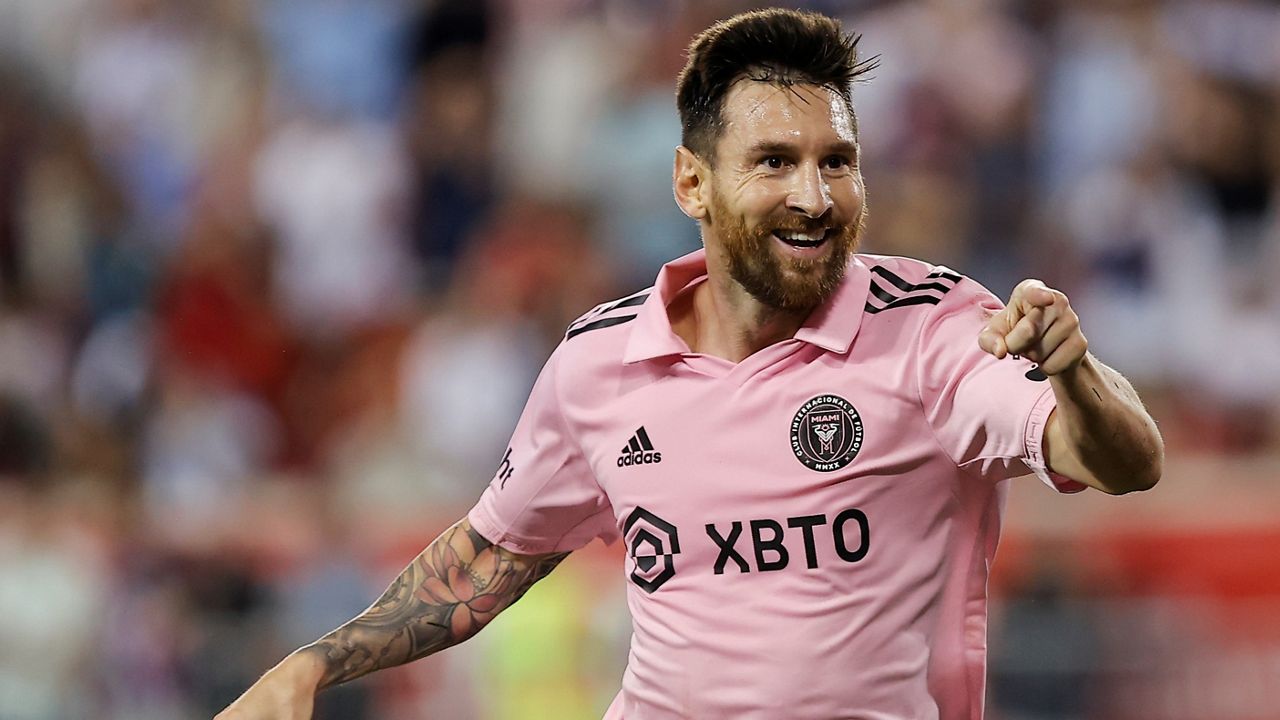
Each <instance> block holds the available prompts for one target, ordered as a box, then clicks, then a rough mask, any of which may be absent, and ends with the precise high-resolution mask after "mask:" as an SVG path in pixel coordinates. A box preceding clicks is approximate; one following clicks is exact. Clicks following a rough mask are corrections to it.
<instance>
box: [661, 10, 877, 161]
mask: <svg viewBox="0 0 1280 720" xmlns="http://www.w3.org/2000/svg"><path fill="white" fill-rule="evenodd" d="M861 37H862V36H861V35H857V34H854V33H846V32H844V29H843V28H842V27H841V26H840V23H839V21H837V20H834V19H832V18H829V17H827V16H826V15H820V14H818V13H814V12H806V11H800V10H783V9H780V8H771V9H768V10H753V11H751V12H745V13H742V14H739V15H734V16H733V17H731V18H729V19H727V20H721V21H720V22H718V23H716V24H714V25H712V26H711V27H709V28H707V29H706V30H703V31H702V32H700V33H698V34H697V35H696V36H695V37H694V38H693V42H691V43H689V49H688V56H689V59H688V62H686V63H685V66H684V69H683V70H681V71H680V77H679V79H678V80H677V82H676V107H677V108H678V109H679V110H680V125H681V133H680V142H681V144H683V145H684V146H685V147H687V148H689V149H690V150H692V151H693V152H694V153H696V154H698V155H699V156H701V157H704V158H706V159H708V160H710V161H714V159H715V145H716V141H717V140H719V139H720V132H721V130H722V129H723V125H724V118H723V111H724V99H725V96H726V95H728V94H729V89H730V88H731V87H733V85H734V83H736V82H737V81H738V80H740V79H742V78H744V77H745V78H750V79H752V80H757V81H760V82H770V83H775V84H777V85H779V86H782V87H790V86H792V85H797V84H804V85H818V86H821V87H825V88H829V89H830V90H832V91H834V92H836V93H838V94H839V95H840V97H841V98H843V99H844V101H845V104H846V105H847V106H848V107H849V111H850V114H852V112H853V97H852V94H851V91H852V84H853V82H854V81H855V80H857V79H858V78H859V77H860V76H862V75H865V74H866V73H868V72H870V71H871V70H874V69H875V68H876V66H877V65H878V64H879V59H878V58H877V57H873V58H870V59H868V60H863V61H859V60H858V41H859V40H860V39H861Z"/></svg>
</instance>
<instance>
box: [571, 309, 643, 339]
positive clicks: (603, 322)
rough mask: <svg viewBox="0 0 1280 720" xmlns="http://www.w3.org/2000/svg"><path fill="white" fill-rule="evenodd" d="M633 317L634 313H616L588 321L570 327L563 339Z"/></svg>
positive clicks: (611, 325)
mask: <svg viewBox="0 0 1280 720" xmlns="http://www.w3.org/2000/svg"><path fill="white" fill-rule="evenodd" d="M635 319H636V316H635V315H617V316H615V317H610V318H604V319H603V320H596V321H594V322H589V323H587V324H586V325H579V326H578V327H575V328H570V329H569V332H568V333H567V334H566V335H565V337H564V339H565V340H572V339H573V338H574V337H576V336H578V335H581V334H582V333H584V332H591V331H592V330H599V329H600V328H607V327H613V326H614V325H621V324H622V323H625V322H631V321H632V320H635Z"/></svg>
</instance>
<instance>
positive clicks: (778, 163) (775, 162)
mask: <svg viewBox="0 0 1280 720" xmlns="http://www.w3.org/2000/svg"><path fill="white" fill-rule="evenodd" d="M760 162H762V163H764V165H765V166H766V167H768V168H769V169H771V170H781V169H782V166H783V165H785V164H786V161H785V160H783V159H782V157H781V156H779V155H770V156H768V157H766V158H764V159H763V160H761V161H760Z"/></svg>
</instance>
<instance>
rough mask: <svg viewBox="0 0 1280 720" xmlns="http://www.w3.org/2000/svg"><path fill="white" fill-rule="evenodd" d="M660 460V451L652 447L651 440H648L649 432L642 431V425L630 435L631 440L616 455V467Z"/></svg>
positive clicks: (646, 463)
mask: <svg viewBox="0 0 1280 720" xmlns="http://www.w3.org/2000/svg"><path fill="white" fill-rule="evenodd" d="M660 462H662V453H660V452H658V451H656V450H654V449H653V442H652V441H651V440H649V433H647V432H645V431H644V426H643V425H641V426H640V429H638V430H636V431H635V433H633V434H632V435H631V440H630V441H628V442H627V444H626V446H625V447H623V448H622V454H621V455H619V456H618V467H626V466H628V465H649V464H651V463H660Z"/></svg>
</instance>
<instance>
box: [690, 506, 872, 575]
mask: <svg viewBox="0 0 1280 720" xmlns="http://www.w3.org/2000/svg"><path fill="white" fill-rule="evenodd" d="M783 525H784V522H780V521H778V520H771V519H769V518H763V519H760V520H750V521H748V522H747V526H748V527H750V528H751V541H750V547H749V552H751V555H752V556H753V559H754V560H755V561H756V563H755V569H756V572H770V571H774V570H782V569H783V568H785V567H787V565H789V564H790V562H791V553H790V552H788V551H787V546H786V545H784V544H783V542H782V540H783V537H784V536H785V535H786V530H784V529H783ZM785 525H786V527H788V528H791V529H792V530H799V531H800V533H801V535H802V536H803V538H804V560H805V566H806V567H808V568H809V569H810V570H813V569H816V568H817V567H818V548H817V542H818V541H817V533H816V532H815V530H816V528H820V527H825V526H826V525H827V516H826V515H801V516H799V517H790V518H787V519H786V521H785ZM706 530H707V537H709V538H711V541H712V542H713V543H715V544H716V547H717V548H719V550H720V554H719V555H718V556H717V557H716V564H715V567H714V568H713V569H714V570H715V574H716V575H723V574H724V571H725V567H726V566H727V565H728V564H729V563H730V562H733V564H734V565H735V566H736V567H737V568H738V572H740V573H749V572H751V564H750V563H748V562H747V558H745V557H743V556H742V554H741V553H739V552H738V547H737V546H738V539H739V538H740V537H742V530H743V523H742V522H741V521H739V520H734V521H733V522H732V523H730V525H729V529H728V532H725V533H722V532H720V529H719V528H718V527H716V525H715V524H714V523H707V526H706ZM824 534H826V533H824ZM830 538H831V543H832V544H833V545H834V546H835V551H836V556H838V557H839V558H840V559H841V560H843V561H845V562H847V563H856V562H858V561H859V560H862V558H864V557H866V556H867V551H869V550H870V549H871V525H870V523H868V522H867V514H866V513H864V512H862V511H861V510H859V509H858V508H849V509H848V510H842V511H840V512H839V513H837V514H836V516H835V517H834V518H833V519H832V520H831V530H830Z"/></svg>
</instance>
